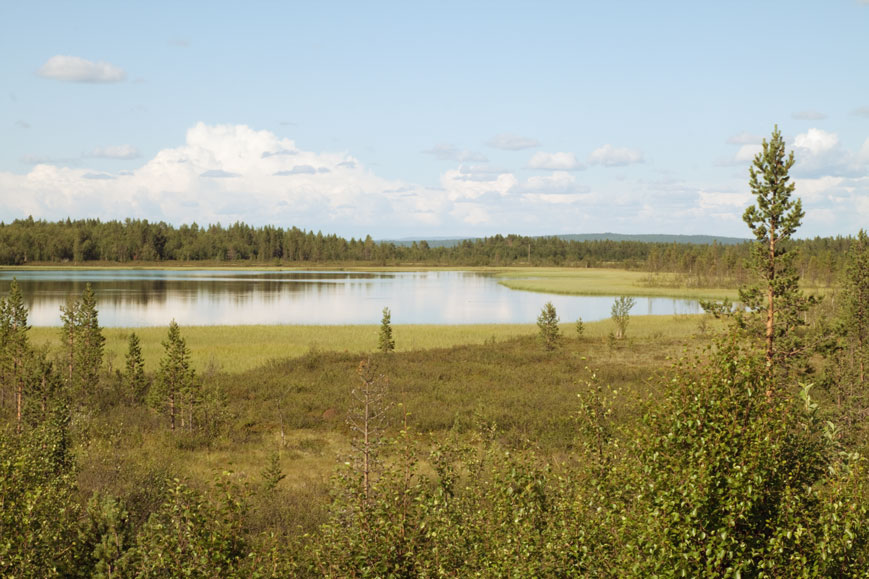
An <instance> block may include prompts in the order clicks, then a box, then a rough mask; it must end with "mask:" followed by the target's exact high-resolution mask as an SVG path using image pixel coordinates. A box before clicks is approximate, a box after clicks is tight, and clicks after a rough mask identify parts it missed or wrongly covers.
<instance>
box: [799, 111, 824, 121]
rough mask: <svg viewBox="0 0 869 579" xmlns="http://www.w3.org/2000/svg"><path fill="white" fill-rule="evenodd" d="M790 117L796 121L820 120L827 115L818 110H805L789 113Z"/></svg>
mask: <svg viewBox="0 0 869 579" xmlns="http://www.w3.org/2000/svg"><path fill="white" fill-rule="evenodd" d="M791 118H792V119H795V120H798V121H822V120H824V119H826V118H827V115H825V114H824V113H822V112H820V111H813V110H805V111H796V112H794V113H791Z"/></svg>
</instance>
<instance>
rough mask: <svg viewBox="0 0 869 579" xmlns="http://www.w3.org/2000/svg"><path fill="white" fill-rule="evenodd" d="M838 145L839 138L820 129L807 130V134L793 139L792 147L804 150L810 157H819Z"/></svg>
mask: <svg viewBox="0 0 869 579" xmlns="http://www.w3.org/2000/svg"><path fill="white" fill-rule="evenodd" d="M838 145H839V137H838V136H837V135H836V134H835V133H829V132H827V131H824V130H821V129H809V130H808V132H806V133H802V134H800V135H797V136H796V138H794V147H796V148H798V149H804V150H805V151H808V153H809V154H811V155H821V154H824V153H826V152H828V151H831V150H833V149H835V148H836V147H837V146H838Z"/></svg>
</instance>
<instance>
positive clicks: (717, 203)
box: [698, 191, 752, 210]
mask: <svg viewBox="0 0 869 579" xmlns="http://www.w3.org/2000/svg"><path fill="white" fill-rule="evenodd" d="M751 201H752V197H751V193H748V192H738V193H733V192H720V191H700V192H699V193H698V205H699V206H700V208H701V209H715V210H724V209H727V210H732V209H745V208H746V207H748V206H749V205H750V204H751Z"/></svg>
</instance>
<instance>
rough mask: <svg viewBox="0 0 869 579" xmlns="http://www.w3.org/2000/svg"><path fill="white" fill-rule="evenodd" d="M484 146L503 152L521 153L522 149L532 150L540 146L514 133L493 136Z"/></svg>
mask: <svg viewBox="0 0 869 579" xmlns="http://www.w3.org/2000/svg"><path fill="white" fill-rule="evenodd" d="M486 144H487V145H489V146H490V147H493V148H495V149H501V150H504V151H521V150H522V149H533V148H534V147H539V146H540V141H538V140H537V139H532V138H531V137H523V136H522V135H517V134H514V133H501V134H500V135H495V136H494V137H492V138H491V139H489V140H488V141H486Z"/></svg>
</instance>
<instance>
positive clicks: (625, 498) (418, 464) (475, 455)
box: [0, 130, 869, 577]
mask: <svg viewBox="0 0 869 579" xmlns="http://www.w3.org/2000/svg"><path fill="white" fill-rule="evenodd" d="M792 163H793V161H792V156H791V157H790V158H789V157H787V156H785V154H784V143H783V140H782V139H781V135H780V134H779V133H778V131H777V130H776V131H774V133H773V137H772V139H771V140H770V141H769V142H767V141H764V144H763V151H762V153H760V154H758V156H757V157H756V158H755V169H753V170H752V179H751V187H752V191H753V193H754V194H755V198H756V201H757V205H756V206H752V207H751V208H750V209H749V211H747V212H746V222H747V223H748V224H749V226H750V228H751V230H752V232H753V233H754V234H755V237H756V240H755V243H754V244H751V245H749V246H747V247H746V248H744V249H745V250H746V251H749V252H750V253H751V254H752V255H751V261H750V263H749V267H746V268H742V267H741V266H737V265H733V264H731V265H727V264H725V265H722V269H721V271H722V272H724V273H722V274H721V277H715V276H714V275H713V276H710V275H707V273H706V272H708V271H714V268H708V267H707V268H705V269H703V271H702V272H701V273H697V272H694V273H691V272H685V271H663V272H662V270H661V269H660V268H659V269H657V270H655V269H654V268H653V267H650V271H646V272H642V271H638V272H636V273H637V274H638V275H639V276H645V277H646V278H650V279H652V280H654V279H656V278H655V276H659V275H662V273H663V274H666V279H670V276H675V275H677V274H678V275H680V276H683V277H681V278H679V279H680V282H679V283H680V287H682V286H684V287H697V288H705V287H707V286H708V285H709V282H710V280H718V282H722V283H719V284H718V285H717V286H714V287H719V288H721V287H724V288H728V287H730V284H731V283H736V282H737V281H739V280H743V281H744V283H738V284H736V285H733V287H734V288H736V287H738V289H739V290H740V291H739V294H738V295H739V298H740V301H741V302H742V304H749V305H750V306H751V307H749V308H747V309H746V308H743V307H735V306H734V305H733V304H732V303H731V302H730V301H728V300H727V299H721V300H719V301H714V300H709V301H707V302H706V303H705V307H706V309H707V311H708V312H709V313H706V314H702V315H690V316H689V315H671V316H653V317H639V316H634V315H632V311H631V305H632V302H633V299H632V297H631V295H630V294H631V293H632V292H628V291H625V292H622V291H620V290H621V289H623V288H622V287H621V286H620V287H619V290H614V291H613V292H612V293H613V294H617V295H620V297H619V298H618V299H617V300H615V301H614V303H613V304H612V316H611V319H609V320H604V321H596V322H592V321H588V320H585V321H583V320H582V319H581V318H579V319H576V320H573V319H560V317H559V312H558V311H557V309H556V307H555V306H554V305H553V303H547V304H546V305H545V306H544V307H543V308H542V310H540V311H539V316H538V317H537V325H535V324H534V320H533V318H532V319H529V320H528V322H527V324H521V325H515V326H486V325H482V326H475V325H469V326H461V327H456V326H413V325H410V326H406V325H402V324H396V325H394V326H393V325H392V320H393V318H392V316H391V313H392V312H391V311H390V310H389V309H383V310H382V312H380V313H382V318H381V324H380V326H379V327H378V326H377V325H375V324H372V325H362V326H320V327H296V328H287V327H282V326H240V327H229V326H214V327H207V328H206V327H183V326H178V325H177V324H176V323H175V322H174V321H173V322H172V323H171V324H169V329H168V331H167V329H166V328H165V327H163V328H136V329H133V330H131V329H111V328H103V327H101V325H100V322H99V311H98V310H99V302H98V301H96V300H95V298H94V293H93V292H92V288H90V287H89V286H85V288H84V289H83V291H82V292H81V293H80V295H73V296H70V299H69V300H68V301H67V302H66V303H65V306H64V309H63V312H62V313H63V326H62V327H60V328H31V327H30V324H29V321H28V313H29V312H28V309H27V307H26V305H25V299H24V296H23V295H22V292H21V289H20V288H19V287H18V284H17V282H13V283H12V284H10V290H9V292H8V294H7V295H6V296H5V297H4V298H3V299H2V301H0V372H2V381H0V384H2V391H0V418H2V422H3V428H2V433H0V503H2V509H0V536H2V537H3V541H2V542H0V574H2V575H4V576H38V577H47V576H69V577H78V576H81V577H90V576H99V577H127V576H129V577H165V576H176V575H183V576H188V577H214V576H226V577H290V576H293V577H305V576H330V577H456V576H461V577H464V576H482V577H503V576H519V577H574V576H575V577H589V576H591V577H625V576H628V577H653V576H657V577H664V576H705V577H853V576H865V575H866V574H867V572H869V501H867V499H869V494H867V493H869V472H867V465H866V462H865V458H864V455H865V453H866V451H867V446H869V445H867V440H869V439H867V433H869V431H867V427H866V420H865V419H866V417H867V416H869V404H867V400H869V390H867V384H866V372H865V368H866V362H867V361H869V339H867V332H869V314H867V305H869V277H867V272H869V237H867V235H866V234H865V233H864V232H862V231H861V232H860V234H859V235H858V236H857V238H856V239H848V240H847V242H844V241H843V242H842V243H843V244H844V245H846V246H847V250H846V251H842V252H841V255H840V254H838V253H837V255H836V258H835V260H832V261H830V262H824V265H823V266H821V265H817V264H816V266H814V267H816V270H812V269H811V267H809V266H808V265H807V264H808V263H809V262H807V261H806V260H805V257H802V258H799V257H797V254H796V253H795V252H794V250H795V249H800V248H805V247H809V248H813V247H814V248H817V247H818V246H819V245H817V246H813V245H812V244H811V243H804V244H798V243H794V242H793V240H792V239H791V236H792V234H793V232H794V230H795V229H796V227H797V226H798V225H799V223H800V220H801V219H802V210H801V206H800V204H799V202H798V201H797V200H794V199H791V197H790V194H791V193H792V191H793V186H792V185H791V184H789V180H788V176H787V170H788V168H789V167H790V166H791V164H792ZM91 225H93V226H94V227H95V229H96V230H100V227H103V225H106V226H108V225H107V224H99V223H98V222H95V223H91ZM109 225H111V227H113V228H115V229H114V231H115V233H114V234H115V235H116V236H117V242H118V244H121V242H122V241H123V240H124V239H127V237H125V235H126V234H125V233H124V231H125V229H124V228H125V227H126V228H133V227H134V226H135V227H138V228H139V229H137V231H144V232H147V231H150V230H149V229H148V227H144V226H143V224H141V223H136V222H132V223H131V222H128V223H126V224H118V223H114V224H109ZM144 225H147V224H144ZM56 226H57V227H59V228H61V229H63V228H64V227H66V228H68V229H69V230H70V231H72V230H74V228H75V227H76V225H74V224H73V223H72V222H67V223H65V224H64V223H61V224H57V225H56ZM16 227H21V226H19V225H16ZM27 227H37V228H38V227H47V228H49V229H50V227H54V225H51V224H44V223H37V224H34V223H30V224H25V229H26V228H27ZM158 229H159V228H158ZM230 229H231V230H233V231H235V229H233V228H230ZM236 229H238V228H236ZM131 230H132V229H131ZM238 230H239V231H243V228H242V229H238ZM16 231H18V230H17V229H16ZM172 231H180V229H179V230H171V231H170V230H168V229H167V230H166V231H164V234H165V235H164V239H163V241H162V242H161V244H160V248H162V250H166V249H167V247H174V246H173V245H171V244H170V240H171V239H172V235H174V233H172ZM265 231H266V230H265V229H263V230H256V231H253V232H252V234H251V235H253V234H256V235H253V239H261V238H260V237H257V235H260V234H262V235H265V233H264V232H265ZM188 232H189V231H188ZM258 232H259V233H258ZM206 233H207V232H206ZM5 234H8V231H4V235H5ZM170 234H171V235H170ZM197 235H198V234H197ZM208 235H210V234H208ZM208 235H205V237H201V238H200V237H196V235H193V236H192V238H191V239H194V240H196V239H209V237H208ZM109 237H110V236H109ZM59 239H62V238H61V237H59ZM70 239H71V240H72V243H73V245H72V247H73V249H72V251H73V256H72V258H73V259H75V260H77V261H78V258H79V257H81V258H84V257H85V256H88V255H91V254H90V253H87V251H91V252H95V253H93V255H96V256H97V257H99V258H105V257H106V255H103V254H101V253H100V251H102V249H99V248H101V247H103V246H102V245H100V244H99V243H96V241H98V240H99V239H102V238H96V237H92V238H90V240H91V241H92V242H93V243H92V244H91V245H86V244H84V245H83V244H82V239H81V237H80V236H79V234H75V235H74V236H73V237H71V238H70ZM76 239H77V240H78V242H77V244H76V241H75V240H76ZM503 239H507V238H502V240H503ZM333 241H334V240H333ZM173 243H174V242H173ZM336 243H337V242H336ZM480 243H481V245H479V246H475V245H474V244H473V243H471V244H469V245H465V244H462V246H460V249H459V250H457V251H458V253H456V254H454V256H458V257H456V259H459V258H460V257H461V256H463V255H466V254H464V253H461V252H463V251H468V252H471V251H472V250H474V248H475V247H476V248H478V249H485V248H487V247H490V246H489V245H487V244H488V243H490V242H489V241H487V240H484V241H481V242H480ZM819 244H820V242H819ZM820 245H823V244H820ZM31 246H32V247H39V244H38V243H37V244H32V245H31ZM338 246H340V243H338ZM556 246H557V244H554V242H553V247H556ZM123 247H124V246H123V245H122V244H121V245H117V246H115V248H114V249H113V250H112V251H114V252H115V253H112V254H111V255H110V256H109V258H111V259H115V258H118V257H120V256H126V257H130V256H129V255H127V254H124V253H123V252H121V253H117V252H118V251H121V250H120V249H118V248H121V249H123ZM182 247H183V246H182ZM349 247H355V248H356V249H358V250H360V251H363V252H364V251H365V248H366V247H368V248H374V249H372V251H377V249H376V248H377V247H379V246H377V245H376V244H373V243H372V244H368V240H366V241H364V242H362V243H361V245H359V243H356V245H353V244H350V246H349ZM625 247H627V246H624V247H623V249H624V248H625ZM736 247H739V246H736ZM94 248H97V249H94ZM239 248H241V249H239ZM360 248H361V249H360ZM86 249H87V251H86ZM152 249H154V250H155V251H156V250H157V247H153V248H152ZM176 249H177V248H176ZM235 249H236V250H238V251H241V250H242V249H243V246H238V247H236V248H235ZM429 249H431V248H429ZM659 249H661V248H657V249H656V248H655V247H647V248H639V249H638V250H637V252H638V253H637V255H645V258H644V259H645V262H644V263H645V264H646V266H649V264H650V263H658V261H656V260H658V259H659V258H660V255H661V254H660V253H657V254H656V252H657V251H658V250H659ZM348 250H349V249H348ZM417 250H420V248H419V247H418V246H417ZM719 250H720V248H718V249H715V248H712V249H708V248H707V249H703V250H699V253H698V254H697V255H726V253H724V254H718V253H716V252H718V251H719ZM10 251H11V250H10ZM10 251H7V254H8V255H12V253H10ZM57 251H61V250H60V249H58V250H57ZM63 251H65V250H63ZM673 251H674V255H676V254H678V255H682V256H687V255H693V254H694V253H693V251H694V250H685V249H684V248H683V249H680V248H676V249H674V250H673ZM721 251H723V250H721ZM735 251H736V250H735ZM739 251H742V250H739ZM76 252H80V253H78V254H77V253H76ZM51 255H54V254H51ZM59 255H62V254H61V253H57V254H56V255H54V257H57V256H59ZM445 255H446V254H445ZM450 255H453V254H450ZM499 255H500V257H499V259H501V260H504V259H507V258H508V257H509V255H510V254H507V253H501V254H499ZM632 255H633V254H632ZM655 255H657V257H655V260H652V259H651V257H652V256H655ZM734 255H736V254H734ZM162 257H163V254H160V253H159V252H158V253H157V255H156V257H155V256H153V255H151V256H150V258H152V259H157V258H162ZM188 257H189V256H188ZM220 257H221V258H225V257H229V256H228V255H222V256H220ZM368 257H370V256H368ZM29 259H33V257H32V255H31V256H29V257H28V260H29ZM485 259H487V260H489V262H491V261H497V260H495V259H494V257H492V256H488V257H486V258H485ZM642 261H643V260H638V261H637V263H638V264H639V263H640V262H642ZM664 262H666V259H665V260H664ZM487 263H488V262H487ZM831 263H834V265H830V264H831ZM707 265H708V264H707ZM803 265H806V269H805V270H801V269H800V268H801V267H802V266H803ZM680 267H681V266H680ZM673 269H676V268H673ZM698 271H699V270H698ZM806 271H820V272H826V271H829V272H832V273H831V275H835V276H837V277H835V280H836V281H837V283H836V284H834V283H832V281H833V278H830V279H826V278H824V276H823V275H819V277H818V278H817V279H818V280H821V279H822V278H823V281H824V284H823V285H824V286H825V287H828V289H827V293H828V296H827V297H828V298H829V299H823V300H817V299H815V298H813V297H808V296H807V295H806V294H805V293H803V291H802V289H801V286H800V283H799V281H800V273H803V274H804V275H803V280H805V272H806ZM557 274H558V272H553V273H552V274H551V275H549V279H548V280H547V281H546V282H545V283H553V284H561V285H562V286H563V287H564V288H565V290H566V291H567V290H570V289H571V287H573V286H572V284H575V283H576V279H578V278H579V277H580V276H581V273H580V272H577V271H571V272H569V273H567V275H565V276H559V275H557ZM619 275H622V274H619ZM650 276H651V277H650ZM686 276H687V277H686ZM657 279H658V280H659V281H660V279H661V278H657ZM690 280H696V283H694V282H691V283H688V282H690ZM724 281H726V282H727V283H723V282H724ZM804 283H805V282H804ZM812 283H813V282H812ZM812 283H809V284H808V285H812ZM692 284H693V285H692ZM542 287H544V286H542V285H538V286H536V287H528V288H526V289H541V288H542ZM539 297H542V296H539ZM705 297H711V298H727V297H728V296H727V295H720V294H718V293H717V292H715V293H713V294H711V295H706V296H705ZM628 322H630V323H628Z"/></svg>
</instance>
